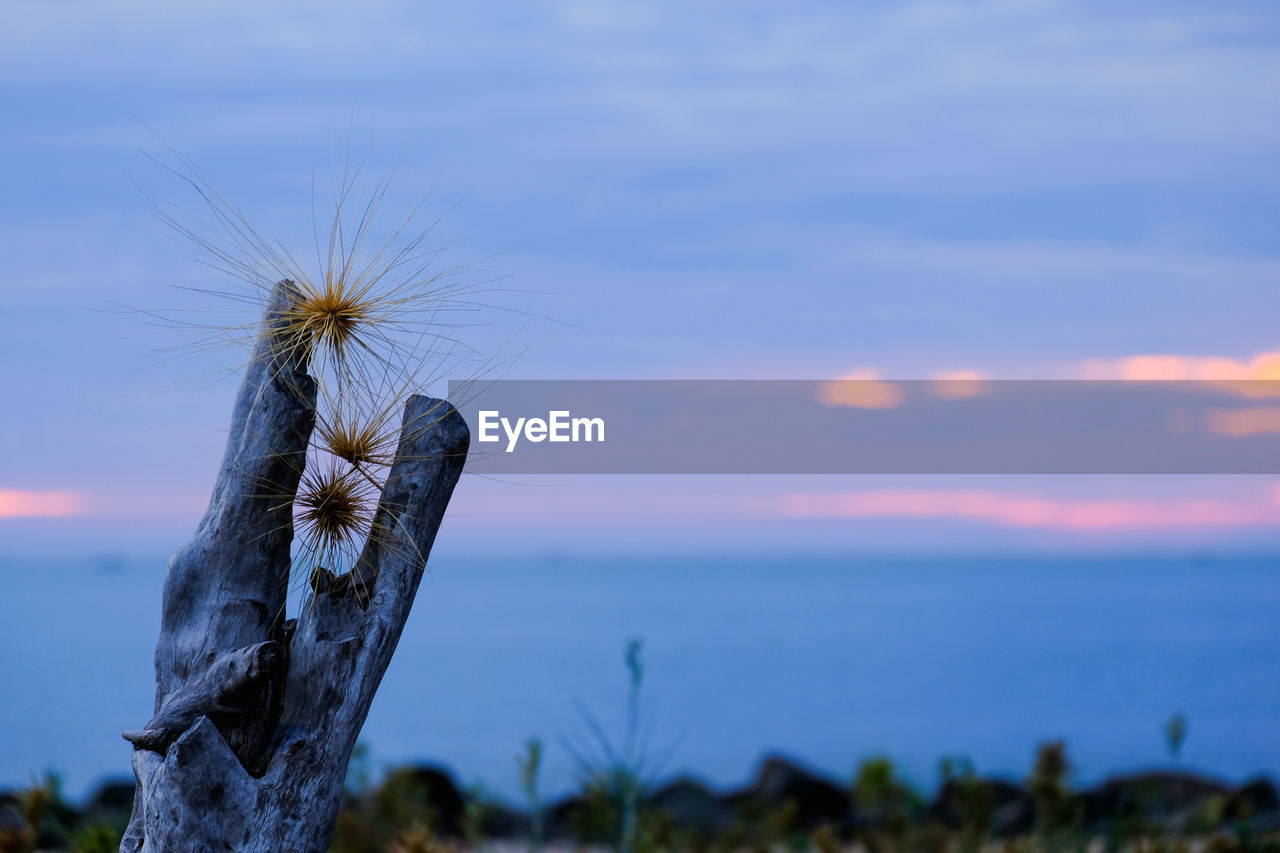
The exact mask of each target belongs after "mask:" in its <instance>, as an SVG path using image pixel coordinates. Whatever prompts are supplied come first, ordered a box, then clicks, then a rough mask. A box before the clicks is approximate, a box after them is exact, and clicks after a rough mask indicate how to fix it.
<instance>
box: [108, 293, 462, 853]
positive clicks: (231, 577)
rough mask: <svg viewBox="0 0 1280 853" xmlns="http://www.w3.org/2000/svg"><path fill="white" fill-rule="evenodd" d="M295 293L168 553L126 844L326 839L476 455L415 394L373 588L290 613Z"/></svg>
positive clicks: (448, 420) (274, 851) (442, 407)
mask: <svg viewBox="0 0 1280 853" xmlns="http://www.w3.org/2000/svg"><path fill="white" fill-rule="evenodd" d="M296 298H297V292H296V290H295V289H294V288H293V287H292V285H291V284H290V283H288V282H281V283H280V284H279V285H277V286H276V288H275V290H274V292H273V294H272V300H271V304H270V305H269V306H268V309H267V314H266V316H265V317H264V319H263V324H262V327H261V329H260V332H259V335H258V341H257V346H256V350H255V353H254V357H253V360H252V362H251V363H250V365H249V367H248V370H247V373H246V375H245V378H244V382H243V384H242V386H241V388H240V391H239V394H238V396H237V398H236V402H235V410H234V413H233V417H232V421H231V434H230V437H229V438H228V440H227V449H226V455H225V458H224V460H223V463H222V470H221V472H220V474H219V476H218V480H217V485H216V486H215V488H214V492H213V497H212V500H211V501H210V503H209V509H208V511H207V512H206V513H205V516H204V519H203V520H202V521H201V523H200V527H199V529H198V530H197V532H196V535H195V537H194V538H193V539H192V540H191V541H190V542H189V543H188V544H187V545H185V546H184V547H183V548H182V549H181V550H180V551H178V553H177V554H176V555H175V556H174V557H173V559H172V561H170V563H169V569H168V574H167V576H166V578H165V583H164V604H163V607H164V613H163V619H162V623H161V628H160V638H159V642H158V643H157V645H156V659H155V665H156V715H155V717H153V718H152V720H151V721H150V722H149V723H147V725H146V726H145V727H144V728H143V729H141V730H139V731H135V732H126V733H125V737H126V738H127V739H128V740H130V741H131V742H132V743H133V744H134V753H133V770H134V774H135V776H136V777H137V782H138V786H137V793H136V795H135V801H134V808H133V817H132V818H131V820H130V823H129V828H128V830H127V832H126V834H125V837H124V841H123V842H122V844H121V848H120V849H121V850H122V851H125V853H138V851H148V853H161V851H202V853H204V851H262V853H266V852H267V851H271V853H286V852H287V853H295V852H296V853H312V852H313V851H314V852H315V853H320V851H324V850H326V849H327V847H328V845H329V841H330V839H331V837H332V834H333V826H334V821H335V819H336V816H337V812H338V807H339V805H340V804H341V799H342V788H343V782H344V779H345V775H346V770H347V763H348V761H349V759H350V756H351V750H352V747H353V746H354V745H355V742H356V737H357V735H358V734H359V732H360V727H361V726H362V725H363V723H364V719H365V716H366V715H367V713H368V711H369V705H370V702H371V701H372V700H373V695H374V692H375V691H376V690H377V688H378V683H379V682H380V681H381V679H382V675H383V673H384V672H385V671H386V668H387V664H388V663H389V662H390V660H391V655H392V653H393V652H394V651H395V648H396V643H397V642H398V641H399V639H400V632H401V630H402V629H403V628H404V623H405V620H406V619H407V618H408V616H409V609H410V607H411V606H412V604H413V598H414V594H415V593H416V592H417V589H418V584H419V582H420V581H421V580H422V573H423V569H424V566H425V562H426V558H427V554H428V553H429V551H430V549H431V544H432V542H433V541H434V539H435V535H436V531H437V530H438V529H439V526H440V521H441V518H442V517H443V515H444V512H445V508H446V506H447V505H448V503H449V497H450V495H451V494H452V492H453V487H454V485H455V484H456V483H457V481H458V477H459V475H460V474H461V472H462V466H463V462H464V461H465V458H466V453H467V446H468V442H469V435H468V431H467V426H466V423H465V422H464V421H463V420H462V417H461V416H460V415H459V414H458V413H457V412H456V411H455V410H454V409H453V408H452V407H451V406H450V405H449V404H448V403H446V402H444V401H441V400H435V399H431V398H428V397H412V398H410V399H409V401H408V403H407V405H406V406H405V416H404V426H403V427H402V431H401V437H400V444H399V448H398V451H397V454H396V459H395V462H394V463H393V465H392V467H391V470H390V473H389V474H388V477H387V481H386V486H385V488H384V489H383V492H382V498H381V503H380V505H379V508H378V514H379V515H378V520H377V521H376V522H375V526H376V527H377V528H378V529H380V530H382V531H387V532H389V535H386V534H384V535H380V536H378V537H371V538H370V541H369V542H368V543H367V544H366V546H365V548H364V552H363V554H362V556H361V558H360V563H359V565H360V567H361V571H362V578H361V580H362V584H361V587H360V590H361V591H362V592H363V593H364V594H362V595H359V596H357V595H356V594H355V593H354V591H353V590H354V588H355V585H353V584H350V583H336V584H335V583H322V584H317V585H316V591H315V594H314V596H313V597H311V598H310V599H309V600H308V603H307V605H306V606H305V607H304V608H303V610H302V613H301V614H300V615H299V617H298V618H297V619H296V620H293V619H291V620H288V621H286V620H285V618H284V613H285V599H286V596H287V593H288V585H289V570H290V559H289V551H290V543H291V541H292V538H293V524H292V496H293V495H294V494H295V492H296V491H297V488H298V482H299V478H300V476H301V473H302V469H303V465H304V463H305V458H306V450H307V445H308V443H309V441H310V436H311V430H312V427H313V425H314V420H315V400H316V385H315V382H314V381H313V380H312V379H311V377H309V376H308V375H307V374H306V369H307V365H306V363H305V356H304V355H302V354H300V353H297V352H292V353H291V352H288V351H287V348H286V347H284V346H281V340H282V336H283V331H282V326H283V321H282V320H281V312H282V311H284V310H286V309H287V308H288V306H289V305H291V304H292V301H293V300H294V299H296ZM427 424H429V426H425V425H427ZM330 578H331V576H330Z"/></svg>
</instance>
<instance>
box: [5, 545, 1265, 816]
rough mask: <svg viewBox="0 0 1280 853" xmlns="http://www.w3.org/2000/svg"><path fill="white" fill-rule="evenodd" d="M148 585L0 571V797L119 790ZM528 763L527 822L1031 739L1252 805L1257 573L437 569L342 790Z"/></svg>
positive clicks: (1003, 766)
mask: <svg viewBox="0 0 1280 853" xmlns="http://www.w3.org/2000/svg"><path fill="white" fill-rule="evenodd" d="M165 563H166V557H165V556H164V555H154V556H151V557H130V556H121V555H104V556H100V557H95V558H92V559H86V560H75V561H67V560H62V561H55V560H46V561H40V560H34V561H33V560H29V559H22V560H18V559H4V558H0V582H2V583H3V593H2V594H0V667H2V669H0V672H2V673H3V690H0V788H3V787H18V786H24V785H27V784H30V783H31V781H32V780H33V779H34V778H35V777H36V776H38V775H40V774H43V773H44V772H46V771H53V772H56V773H57V774H58V775H59V777H60V778H61V779H62V780H63V785H64V789H65V791H66V793H67V795H68V796H70V797H72V798H77V797H84V796H86V795H88V794H89V793H90V792H91V791H92V790H93V789H94V787H95V786H96V785H98V784H100V783H101V782H102V781H103V780H104V779H108V778H113V777H115V778H119V777H124V778H128V776H129V772H130V771H129V756H130V748H129V745H128V744H127V743H125V742H124V741H123V740H122V739H121V737H120V732H121V731H123V730H125V729H130V728H137V727H139V726H140V725H141V724H142V723H145V722H146V720H147V719H148V718H149V717H150V715H151V711H152V702H153V690H154V682H153V672H152V655H153V650H154V644H155V639H156V633H157V630H158V626H159V615H160V613H159V608H160V590H161V584H162V581H163V575H164V568H165ZM633 641H639V643H640V645H639V646H638V647H637V648H638V655H637V657H636V659H635V662H636V663H638V665H639V666H638V667H637V668H635V669H629V668H628V666H627V664H626V660H625V656H626V652H627V649H628V647H629V646H630V645H631V644H632V643H633ZM633 688H634V699H635V701H634V703H633V702H632V701H631V699H632V697H633ZM1177 714H1181V715H1182V716H1183V718H1184V720H1185V721H1186V728H1187V731H1186V737H1185V741H1184V742H1183V743H1182V744H1181V748H1180V750H1178V751H1177V752H1176V754H1175V752H1174V750H1173V749H1172V748H1171V745H1170V744H1169V742H1168V739H1167V737H1166V734H1165V726H1166V723H1167V722H1168V721H1169V720H1170V719H1171V718H1172V717H1174V715H1177ZM629 733H630V734H629ZM531 738H538V739H540V740H541V741H542V743H543V744H544V763H543V770H542V778H541V786H542V790H543V792H544V796H547V797H552V796H556V795H558V794H562V793H566V792H568V791H570V790H572V789H573V787H574V785H575V784H576V782H577V780H578V779H579V777H580V775H581V774H582V773H583V772H587V771H589V770H590V769H591V768H592V767H593V766H597V765H598V764H600V763H601V762H604V761H608V760H610V755H611V754H613V755H617V756H622V757H624V758H626V759H627V760H630V761H633V762H634V763H635V764H636V765H637V766H639V767H640V768H641V770H642V772H643V774H644V776H645V778H646V779H647V780H648V781H650V782H652V783H655V784H656V783H659V782H661V781H662V780H665V779H669V778H672V777H675V776H677V775H686V774H687V775H692V776H695V777H697V778H699V779H701V780H703V781H704V782H706V783H708V784H710V785H713V786H717V787H722V788H730V787H734V786H740V785H744V784H746V783H748V781H749V780H750V779H751V777H752V775H753V773H754V772H755V770H756V768H757V767H758V765H759V762H760V761H761V760H762V758H763V757H765V756H767V755H782V756H786V757H789V758H791V759H793V760H795V761H798V762H800V763H802V764H805V765H808V766H810V767H811V768H813V769H814V770H817V771H819V772H822V773H825V774H827V775H829V776H830V777H832V778H833V779H835V780H837V781H840V780H849V779H851V778H852V777H853V775H854V773H855V772H856V769H857V767H858V765H859V763H860V762H862V761H864V760H866V759H867V758H869V757H873V756H887V757H889V758H890V759H892V760H893V762H894V763H895V765H896V766H897V768H898V769H899V772H900V773H901V775H902V776H903V777H904V778H905V779H907V780H909V781H910V782H911V783H912V784H914V785H916V786H917V787H918V788H920V789H921V790H924V791H929V790H931V789H932V788H933V787H934V786H936V784H937V781H938V767H939V762H940V760H942V759H943V758H945V757H961V756H963V757H967V758H968V759H969V760H970V761H971V762H972V763H973V765H974V767H975V768H976V769H977V771H978V772H979V773H982V774H990V775H998V776H1004V777H1007V778H1010V779H1015V780H1016V779H1022V778H1025V777H1026V776H1027V774H1028V772H1029V770H1030V767H1031V763H1032V761H1033V756H1034V753H1035V750H1036V748H1037V745H1038V744H1040V743H1042V742H1045V741H1049V740H1063V741H1065V742H1066V745H1067V752H1068V756H1069V758H1070V760H1071V762H1072V767H1073V776H1072V778H1073V780H1074V781H1075V782H1076V783H1077V784H1081V785H1084V784H1091V783H1093V782H1096V781H1098V780H1100V779H1102V778H1104V777H1106V776H1108V775H1111V774H1116V773H1124V772H1130V771H1135V770H1139V769H1149V768H1153V767H1182V768H1185V769H1194V770H1197V771H1200V772H1205V773H1208V774H1211V775H1214V776H1218V777H1221V778H1223V779H1226V780H1229V781H1243V780H1244V779H1247V778H1250V777H1252V776H1255V775H1257V774H1266V775H1270V776H1271V777H1273V778H1276V777H1277V776H1280V556H1277V555H1252V556H1213V555H1207V554H1195V555H1193V554H1185V555H1157V554H1117V555H1113V556H1105V555H1102V556H1100V555H1096V554H1094V555H1088V556H1078V555H1077V556H1053V555H1044V554H1020V555H1019V554H1005V555H989V556H977V555H968V556H937V555H933V556H919V555H917V556H892V555H888V556H866V555H859V556H833V555H800V554H773V555H763V556H750V557H708V556H669V557H644V558H640V557H628V556H617V555H614V556H596V557H586V556H579V557H570V556H564V555H559V556H552V555H548V556H530V557H512V556H503V557H492V558H476V557H460V556H459V557H454V558H448V557H445V558H442V559H438V560H437V559H433V561H432V564H431V567H430V570H429V574H428V576H427V577H426V578H425V580H424V582H423V584H422V587H421V589H420V590H419V593H418V596H417V601H416V603H415V606H414V609H413V614H412V617H411V619H410V621H409V623H408V625H407V626H406V628H405V631H404V635H403V637H402V639H401V641H400V646H399V649H398V650H397V652H396V655H395V658H394V660H393V661H392V664H391V666H390V669H389V670H388V672H387V674H386V677H385V679H384V680H383V683H382V686H381V688H380V689H379V691H378V694H377V697H376V699H375V701H374V705H373V708H372V710H371V712H370V714H369V717H368V720H367V722H366V725H365V728H364V731H363V733H362V735H361V741H362V743H363V744H364V749H363V750H362V751H363V752H364V754H365V755H366V759H365V762H366V764H365V767H366V772H368V773H370V774H372V775H373V776H374V777H375V778H376V775H377V774H379V773H382V772H385V770H386V769H387V768H390V767H393V766H397V765H401V764H406V763H424V764H426V763H429V764H437V765H443V766H445V767H447V768H449V769H450V771H451V772H452V773H453V774H454V775H455V777H456V778H457V779H458V781H459V784H460V785H462V786H464V787H467V788H470V789H473V790H477V791H480V792H483V793H486V794H487V795H489V796H493V797H498V798H506V799H510V800H518V798H519V782H518V779H519V776H518V769H517V763H516V758H517V756H518V755H519V754H520V753H522V752H523V750H524V748H525V745H526V743H527V742H528V741H529V740H530V739H531Z"/></svg>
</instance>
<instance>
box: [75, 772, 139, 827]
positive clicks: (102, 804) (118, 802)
mask: <svg viewBox="0 0 1280 853" xmlns="http://www.w3.org/2000/svg"><path fill="white" fill-rule="evenodd" d="M133 789H134V781H133V780H132V779H107V780H105V781H104V782H102V784H100V785H99V786H98V788H97V790H95V791H94V792H93V794H92V795H90V797H89V800H88V802H87V803H85V807H84V811H85V814H86V815H92V816H94V817H107V816H117V815H123V816H124V817H125V818H128V817H129V814H130V813H131V812H132V811H133Z"/></svg>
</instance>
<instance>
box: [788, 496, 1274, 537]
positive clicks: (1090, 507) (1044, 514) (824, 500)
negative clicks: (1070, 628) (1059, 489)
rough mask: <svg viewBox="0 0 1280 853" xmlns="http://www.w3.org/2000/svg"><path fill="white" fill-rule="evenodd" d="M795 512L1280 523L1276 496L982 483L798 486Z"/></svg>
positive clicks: (1061, 525)
mask: <svg viewBox="0 0 1280 853" xmlns="http://www.w3.org/2000/svg"><path fill="white" fill-rule="evenodd" d="M781 508H782V512H783V514H784V515H786V516H788V517H791V518H893V517H897V518H953V519H963V520H971V521H980V522H986V523H990V524H996V525H1000V526H1004V527H1021V528H1028V527H1038V528H1055V529H1061V530H1152V529H1159V528H1187V527H1200V528H1204V527H1251V526H1260V525H1272V524H1280V507H1277V506H1276V505H1274V504H1270V503H1262V504H1252V503H1241V502H1229V501H1219V500H1177V501H1151V500H1067V499H1055V498H1045V497H1039V496H1034V495H1018V494H1006V493H1000V492H980V491H943V490H937V491H930V490H884V491H866V492H844V493H838V494H803V493H792V494H789V495H786V496H785V497H784V498H783V499H782V504H781Z"/></svg>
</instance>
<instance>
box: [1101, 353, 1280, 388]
mask: <svg viewBox="0 0 1280 853" xmlns="http://www.w3.org/2000/svg"><path fill="white" fill-rule="evenodd" d="M1080 372H1081V374H1082V375H1083V377H1084V378H1085V379H1137V380H1149V379H1180V380H1191V379H1208V380H1219V381H1263V380H1277V379H1280V351H1275V352H1263V353H1259V354H1258V355H1255V356H1254V357H1253V358H1251V359H1249V360H1248V361H1237V360H1236V359H1232V358H1219V357H1212V356H1209V357H1205V356H1193V355H1135V356H1130V357H1128V358H1116V359H1102V358H1095V359H1090V360H1089V361H1086V362H1084V364H1083V365H1082V366H1081V368H1080Z"/></svg>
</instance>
